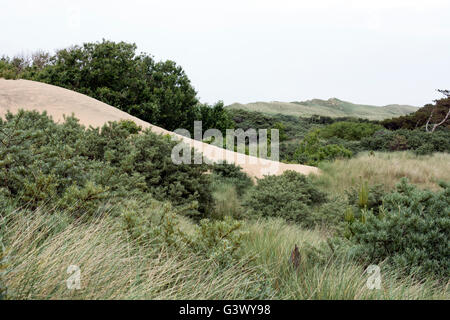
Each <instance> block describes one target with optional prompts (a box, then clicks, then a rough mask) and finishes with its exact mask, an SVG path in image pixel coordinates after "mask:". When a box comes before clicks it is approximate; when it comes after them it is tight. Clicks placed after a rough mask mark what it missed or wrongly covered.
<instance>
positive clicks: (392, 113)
mask: <svg viewBox="0 0 450 320" xmlns="http://www.w3.org/2000/svg"><path fill="white" fill-rule="evenodd" d="M227 108H230V109H243V110H247V111H259V112H263V113H268V114H277V113H281V114H285V115H292V116H297V117H300V116H302V117H310V116H313V115H319V116H328V117H333V118H337V117H357V118H364V119H369V120H384V119H389V118H393V117H398V116H402V115H405V114H409V113H412V112H415V111H417V110H418V108H417V107H413V106H408V105H398V104H392V105H387V106H383V107H377V106H371V105H362V104H354V103H351V102H346V101H342V100H339V99H336V98H331V99H328V100H320V99H313V100H307V101H302V102H296V101H294V102H278V101H273V102H254V103H248V104H240V103H234V104H232V105H230V106H228V107H227Z"/></svg>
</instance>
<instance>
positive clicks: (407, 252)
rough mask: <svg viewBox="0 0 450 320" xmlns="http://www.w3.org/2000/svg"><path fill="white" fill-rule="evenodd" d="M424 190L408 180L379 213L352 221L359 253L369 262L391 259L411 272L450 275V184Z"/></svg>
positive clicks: (388, 199)
mask: <svg viewBox="0 0 450 320" xmlns="http://www.w3.org/2000/svg"><path fill="white" fill-rule="evenodd" d="M442 187H443V190H441V191H439V192H431V191H427V190H425V191H423V190H419V189H417V188H416V187H415V186H413V185H410V184H408V182H407V180H406V179H402V181H401V182H400V183H399V184H398V185H397V189H396V191H395V192H392V193H389V194H386V195H385V196H384V197H383V206H382V207H381V208H380V210H379V214H378V215H375V214H373V213H372V212H371V211H365V212H364V215H365V219H362V220H354V221H353V222H350V232H351V234H352V236H351V240H352V241H353V243H354V244H355V246H354V248H353V249H354V253H355V254H356V255H357V256H358V257H360V258H361V259H363V260H364V261H366V263H369V264H376V263H380V262H382V261H384V260H387V261H388V262H389V263H390V264H392V265H394V266H395V267H396V268H398V269H399V270H402V271H403V272H404V273H407V274H419V275H422V276H423V275H425V274H433V275H435V276H438V277H442V278H443V279H448V277H449V276H450V250H449V239H450V186H449V185H448V184H442Z"/></svg>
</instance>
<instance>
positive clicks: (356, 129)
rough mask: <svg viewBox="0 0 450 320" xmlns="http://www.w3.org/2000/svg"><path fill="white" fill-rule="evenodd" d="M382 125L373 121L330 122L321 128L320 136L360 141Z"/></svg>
mask: <svg viewBox="0 0 450 320" xmlns="http://www.w3.org/2000/svg"><path fill="white" fill-rule="evenodd" d="M381 129H383V127H382V126H380V125H377V124H373V123H362V122H350V121H342V122H335V123H333V124H330V125H328V126H326V127H324V128H322V129H320V133H319V134H320V136H321V137H322V138H325V139H330V138H332V137H337V138H341V139H344V140H350V141H359V140H361V139H362V138H366V137H370V136H372V135H373V134H374V133H375V132H376V131H378V130H381Z"/></svg>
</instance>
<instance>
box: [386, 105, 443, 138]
mask: <svg viewBox="0 0 450 320" xmlns="http://www.w3.org/2000/svg"><path fill="white" fill-rule="evenodd" d="M449 108H450V97H446V98H443V99H439V100H436V101H435V103H434V104H427V105H425V106H424V107H423V108H420V109H419V110H417V111H416V112H414V113H412V114H409V115H406V116H401V117H398V118H392V119H386V120H384V121H382V122H381V124H382V125H383V126H384V127H385V128H386V129H389V130H399V129H408V130H414V129H419V128H421V130H423V131H425V128H424V127H425V125H426V123H427V121H428V119H429V118H430V115H431V113H433V117H432V118H431V120H430V124H434V123H439V122H441V121H442V120H444V118H445V116H446V114H447V112H448V110H449ZM440 128H442V129H447V130H448V129H450V119H447V121H446V122H445V123H443V124H442V125H441V126H440Z"/></svg>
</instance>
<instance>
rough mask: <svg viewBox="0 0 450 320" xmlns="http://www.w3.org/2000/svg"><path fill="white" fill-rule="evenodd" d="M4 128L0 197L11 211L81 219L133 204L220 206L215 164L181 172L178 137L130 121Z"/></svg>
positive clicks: (193, 209)
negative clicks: (53, 209) (50, 210)
mask: <svg viewBox="0 0 450 320" xmlns="http://www.w3.org/2000/svg"><path fill="white" fill-rule="evenodd" d="M6 119H7V120H6V121H1V122H0V142H1V145H0V197H1V198H2V201H3V203H4V205H5V207H6V205H7V204H9V205H11V206H27V207H29V208H30V209H35V208H37V207H39V206H41V205H44V204H46V203H48V202H51V204H52V205H56V206H59V207H60V208H61V209H65V210H67V211H69V212H71V213H73V214H74V215H76V216H79V215H87V216H89V215H92V214H94V213H95V212H96V211H97V210H98V209H99V207H100V206H101V205H113V204H114V203H118V202H120V201H121V199H125V198H139V199H141V200H145V199H150V198H156V199H159V200H169V201H171V202H172V203H173V204H174V205H175V206H176V208H177V210H180V211H184V213H185V214H188V215H192V216H195V215H198V214H201V215H203V216H204V215H206V213H207V212H208V210H209V208H210V207H211V206H212V203H213V200H212V195H211V191H210V190H209V183H210V180H209V177H208V176H207V175H205V174H204V173H205V172H206V171H207V170H208V167H207V165H175V164H173V162H172V159H171V151H172V148H173V147H174V146H175V145H176V144H177V142H175V141H171V139H170V137H166V136H159V135H156V134H154V133H152V132H151V131H150V130H146V131H144V132H143V133H142V134H138V135H137V134H135V133H136V132H137V131H139V128H138V127H137V126H136V125H132V124H131V123H129V122H119V123H117V122H113V123H109V124H107V125H105V126H104V127H103V128H102V129H93V128H89V129H87V130H86V129H85V128H84V127H82V126H81V125H79V123H78V120H77V119H75V118H73V117H69V118H66V121H65V123H63V124H55V123H54V122H53V121H52V120H51V119H50V118H49V117H47V116H46V114H45V113H44V114H39V113H37V112H24V111H20V112H19V113H18V114H17V115H12V114H7V116H6Z"/></svg>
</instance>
